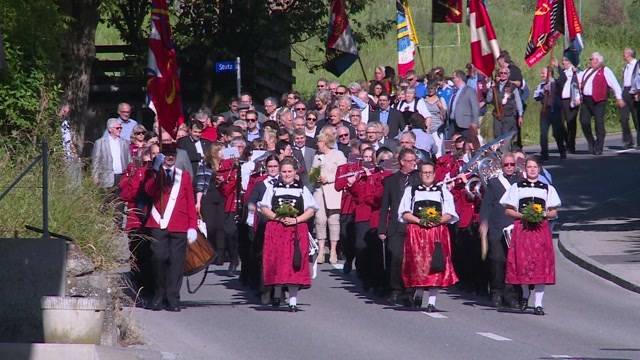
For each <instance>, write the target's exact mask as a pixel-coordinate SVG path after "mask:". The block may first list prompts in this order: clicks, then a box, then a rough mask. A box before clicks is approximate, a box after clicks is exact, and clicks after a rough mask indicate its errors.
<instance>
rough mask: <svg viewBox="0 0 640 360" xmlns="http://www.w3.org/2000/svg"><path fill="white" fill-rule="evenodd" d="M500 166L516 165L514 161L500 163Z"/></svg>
mask: <svg viewBox="0 0 640 360" xmlns="http://www.w3.org/2000/svg"><path fill="white" fill-rule="evenodd" d="M502 166H505V167H506V166H516V163H514V162H508V163H504V164H502Z"/></svg>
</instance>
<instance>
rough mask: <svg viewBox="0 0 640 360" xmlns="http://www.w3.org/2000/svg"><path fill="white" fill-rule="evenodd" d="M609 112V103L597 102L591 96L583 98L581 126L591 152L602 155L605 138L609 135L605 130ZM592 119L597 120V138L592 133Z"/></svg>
mask: <svg viewBox="0 0 640 360" xmlns="http://www.w3.org/2000/svg"><path fill="white" fill-rule="evenodd" d="M606 110H607V101H606V100H605V101H600V102H595V101H593V98H592V97H591V96H585V97H584V98H583V103H582V107H581V108H580V126H581V127H582V133H583V134H584V137H585V138H586V139H587V143H588V144H589V152H595V153H602V150H603V149H604V138H605V136H606V135H607V132H606V129H605V128H604V115H605V112H606ZM591 118H595V128H596V138H595V139H594V138H593V132H592V131H591Z"/></svg>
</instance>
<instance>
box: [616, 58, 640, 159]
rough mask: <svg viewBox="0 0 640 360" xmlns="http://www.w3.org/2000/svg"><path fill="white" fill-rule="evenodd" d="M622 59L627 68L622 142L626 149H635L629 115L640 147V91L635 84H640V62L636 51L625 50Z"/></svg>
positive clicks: (621, 121)
mask: <svg viewBox="0 0 640 360" xmlns="http://www.w3.org/2000/svg"><path fill="white" fill-rule="evenodd" d="M622 57H623V59H624V61H625V63H626V64H625V66H624V69H623V71H622V99H623V100H624V102H625V106H624V107H622V108H620V125H621V127H622V142H623V143H624V146H625V147H626V148H631V147H633V135H632V134H631V128H630V127H629V115H631V118H632V119H633V124H634V126H635V128H636V145H638V146H640V98H639V97H638V96H639V93H640V91H639V90H640V89H638V88H637V85H636V87H634V84H637V83H638V82H640V80H639V79H640V61H638V60H637V59H636V51H635V50H633V49H631V48H626V49H624V51H623V53H622Z"/></svg>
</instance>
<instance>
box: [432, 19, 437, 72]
mask: <svg viewBox="0 0 640 360" xmlns="http://www.w3.org/2000/svg"><path fill="white" fill-rule="evenodd" d="M432 11H433V10H432ZM435 41H436V26H435V23H434V22H433V15H432V16H431V67H436V64H435V63H434V62H433V47H434V46H435Z"/></svg>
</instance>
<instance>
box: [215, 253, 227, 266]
mask: <svg viewBox="0 0 640 360" xmlns="http://www.w3.org/2000/svg"><path fill="white" fill-rule="evenodd" d="M213 265H217V266H220V265H224V259H223V258H222V255H220V253H217V254H216V255H215V256H214V257H213Z"/></svg>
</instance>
